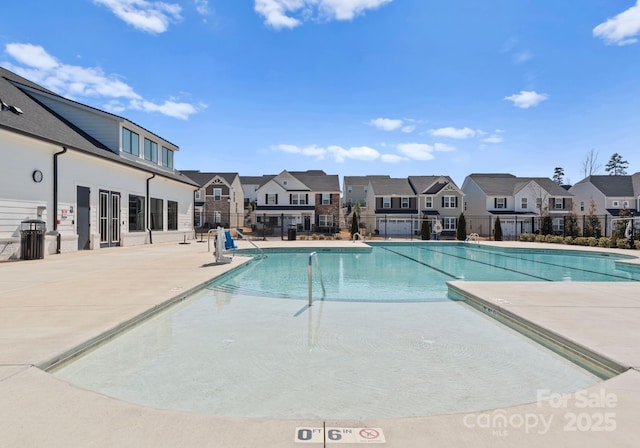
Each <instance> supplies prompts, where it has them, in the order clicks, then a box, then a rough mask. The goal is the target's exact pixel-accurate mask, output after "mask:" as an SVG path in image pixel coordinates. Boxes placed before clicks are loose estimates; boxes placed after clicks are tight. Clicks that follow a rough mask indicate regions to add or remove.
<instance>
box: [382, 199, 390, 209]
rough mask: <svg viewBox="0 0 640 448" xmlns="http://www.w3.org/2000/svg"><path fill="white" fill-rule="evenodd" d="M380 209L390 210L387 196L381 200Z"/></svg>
mask: <svg viewBox="0 0 640 448" xmlns="http://www.w3.org/2000/svg"><path fill="white" fill-rule="evenodd" d="M382 208H391V198H390V197H389V196H386V197H383V198H382Z"/></svg>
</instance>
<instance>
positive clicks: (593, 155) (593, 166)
mask: <svg viewBox="0 0 640 448" xmlns="http://www.w3.org/2000/svg"><path fill="white" fill-rule="evenodd" d="M599 169H600V164H599V163H598V151H596V150H595V149H591V151H589V154H587V158H586V159H585V160H584V162H582V173H583V174H584V176H583V177H589V176H591V175H592V174H596V173H597V172H598V170H599Z"/></svg>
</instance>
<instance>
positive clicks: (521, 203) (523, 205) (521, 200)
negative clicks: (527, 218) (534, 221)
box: [520, 198, 528, 209]
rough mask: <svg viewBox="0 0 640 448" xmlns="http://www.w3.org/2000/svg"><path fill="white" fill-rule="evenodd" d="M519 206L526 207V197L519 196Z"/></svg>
mask: <svg viewBox="0 0 640 448" xmlns="http://www.w3.org/2000/svg"><path fill="white" fill-rule="evenodd" d="M520 208H522V209H526V208H528V201H527V198H520Z"/></svg>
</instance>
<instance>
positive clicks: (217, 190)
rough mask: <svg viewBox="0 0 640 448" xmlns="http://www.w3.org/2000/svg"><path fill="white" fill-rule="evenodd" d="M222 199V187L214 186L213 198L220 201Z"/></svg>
mask: <svg viewBox="0 0 640 448" xmlns="http://www.w3.org/2000/svg"><path fill="white" fill-rule="evenodd" d="M220 199H222V188H214V189H213V200H214V201H219V200H220Z"/></svg>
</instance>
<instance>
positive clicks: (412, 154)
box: [398, 143, 434, 160]
mask: <svg viewBox="0 0 640 448" xmlns="http://www.w3.org/2000/svg"><path fill="white" fill-rule="evenodd" d="M433 151H434V148H433V146H431V145H427V144H426V143H401V144H399V145H398V152H400V154H403V155H405V156H407V157H409V158H410V159H413V160H432V159H433V158H434V155H433Z"/></svg>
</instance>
